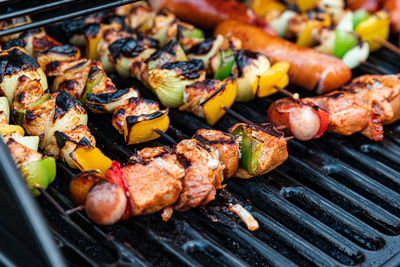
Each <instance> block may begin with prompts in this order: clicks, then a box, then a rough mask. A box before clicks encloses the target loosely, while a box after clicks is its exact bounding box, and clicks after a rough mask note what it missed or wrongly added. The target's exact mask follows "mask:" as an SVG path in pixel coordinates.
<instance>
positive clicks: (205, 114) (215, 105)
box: [179, 77, 237, 125]
mask: <svg viewBox="0 0 400 267" xmlns="http://www.w3.org/2000/svg"><path fill="white" fill-rule="evenodd" d="M236 90H237V89H236V82H235V80H234V79H233V77H231V78H228V79H226V80H225V81H222V82H221V81H218V80H205V81H200V82H196V83H194V84H191V85H188V86H186V87H185V89H184V93H183V95H184V96H183V102H184V104H183V105H182V106H181V107H180V108H179V110H184V111H189V112H192V113H194V114H195V115H196V116H198V117H200V118H205V119H206V120H207V123H208V124H210V125H214V124H215V123H216V122H217V121H218V120H219V119H220V118H221V117H222V116H223V115H224V114H225V110H223V109H222V107H224V106H225V107H230V106H231V105H232V104H233V102H234V101H235V97H236Z"/></svg>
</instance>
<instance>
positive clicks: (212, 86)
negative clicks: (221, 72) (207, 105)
mask: <svg viewBox="0 0 400 267" xmlns="http://www.w3.org/2000/svg"><path fill="white" fill-rule="evenodd" d="M223 84H224V82H222V81H219V80H214V79H207V80H204V81H199V82H195V83H193V84H190V85H188V86H186V87H185V89H184V90H183V103H184V104H183V105H182V106H180V107H179V110H182V111H186V112H192V113H193V114H195V115H196V116H197V117H199V118H204V117H205V116H204V112H203V106H202V103H203V102H204V101H205V100H206V99H208V98H209V97H210V96H211V95H213V94H214V93H215V92H216V91H218V90H219V89H220V87H221V86H222V85H223Z"/></svg>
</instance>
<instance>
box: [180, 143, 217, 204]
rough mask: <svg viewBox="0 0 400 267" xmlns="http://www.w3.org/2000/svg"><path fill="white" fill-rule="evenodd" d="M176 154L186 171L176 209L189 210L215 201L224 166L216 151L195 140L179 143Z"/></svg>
mask: <svg viewBox="0 0 400 267" xmlns="http://www.w3.org/2000/svg"><path fill="white" fill-rule="evenodd" d="M176 153H177V154H178V155H179V156H180V157H179V159H180V160H181V162H182V164H183V165H184V167H185V169H186V174H185V177H184V178H183V183H182V185H183V190H182V192H181V194H180V197H179V201H178V203H176V205H175V209H176V210H179V211H183V210H188V209H190V208H193V207H197V206H199V205H205V204H207V203H208V202H210V201H212V200H214V199H215V193H216V189H220V188H221V187H222V186H221V183H222V181H223V178H224V177H223V169H224V167H223V165H222V164H221V163H220V161H219V160H218V155H217V154H216V150H214V149H213V148H207V147H205V146H203V145H202V144H201V143H200V142H199V141H197V140H195V139H187V140H183V141H181V142H179V143H178V145H177V146H176Z"/></svg>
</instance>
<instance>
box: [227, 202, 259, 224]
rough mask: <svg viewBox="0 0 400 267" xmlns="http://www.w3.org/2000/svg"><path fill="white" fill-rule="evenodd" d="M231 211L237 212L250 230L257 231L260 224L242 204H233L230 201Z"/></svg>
mask: <svg viewBox="0 0 400 267" xmlns="http://www.w3.org/2000/svg"><path fill="white" fill-rule="evenodd" d="M229 211H230V212H233V213H235V214H236V215H237V216H239V218H240V219H241V220H242V221H243V222H244V223H245V224H246V226H247V229H249V230H250V231H257V230H258V228H260V225H259V224H258V222H257V221H256V219H255V218H254V217H253V215H251V214H250V212H248V211H247V210H246V209H245V208H243V206H242V205H240V204H235V205H232V204H231V203H229Z"/></svg>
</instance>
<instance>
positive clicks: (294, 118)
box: [268, 98, 329, 141]
mask: <svg viewBox="0 0 400 267" xmlns="http://www.w3.org/2000/svg"><path fill="white" fill-rule="evenodd" d="M268 118H269V120H270V122H271V123H272V124H274V125H275V126H286V129H285V131H286V132H287V133H288V134H290V135H293V136H294V137H295V138H296V139H298V140H301V141H306V140H310V139H314V138H318V137H320V136H321V135H322V134H323V133H324V132H325V131H326V129H327V128H328V123H329V116H328V113H327V112H326V111H324V110H322V109H320V108H319V107H318V106H315V105H310V104H306V103H304V102H300V101H298V100H293V99H290V98H283V99H280V100H278V101H275V102H274V103H272V105H271V106H270V107H269V109H268Z"/></svg>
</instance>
